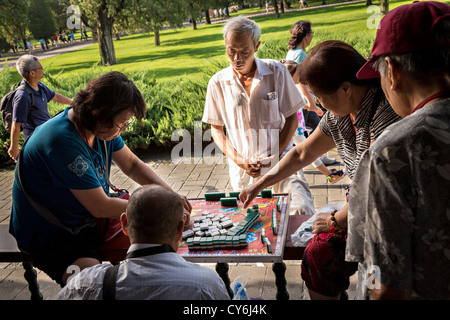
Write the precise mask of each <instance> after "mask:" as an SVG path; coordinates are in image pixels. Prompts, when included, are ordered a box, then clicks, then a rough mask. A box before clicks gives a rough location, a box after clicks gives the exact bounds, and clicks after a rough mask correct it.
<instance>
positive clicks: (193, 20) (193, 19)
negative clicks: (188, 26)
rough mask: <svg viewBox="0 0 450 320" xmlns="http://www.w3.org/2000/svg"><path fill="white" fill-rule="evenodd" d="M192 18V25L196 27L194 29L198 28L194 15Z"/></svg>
mask: <svg viewBox="0 0 450 320" xmlns="http://www.w3.org/2000/svg"><path fill="white" fill-rule="evenodd" d="M191 19H192V27H194V30H197V21H195V18H194V17H191Z"/></svg>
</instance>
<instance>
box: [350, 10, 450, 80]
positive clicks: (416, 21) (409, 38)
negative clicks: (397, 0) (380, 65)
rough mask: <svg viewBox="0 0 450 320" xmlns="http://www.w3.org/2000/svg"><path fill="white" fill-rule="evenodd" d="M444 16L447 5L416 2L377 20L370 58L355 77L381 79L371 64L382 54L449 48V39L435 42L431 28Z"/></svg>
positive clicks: (446, 14)
mask: <svg viewBox="0 0 450 320" xmlns="http://www.w3.org/2000/svg"><path fill="white" fill-rule="evenodd" d="M444 17H450V6H449V5H448V4H445V3H442V2H437V1H421V2H419V1H416V2H414V3H411V4H406V5H403V6H400V7H398V8H396V9H394V10H392V11H391V12H389V13H387V14H386V15H385V16H384V17H383V19H381V21H380V25H379V28H378V30H377V35H376V37H375V41H374V43H373V47H372V56H371V58H370V59H369V60H368V61H367V62H366V64H364V66H363V67H362V68H361V69H360V70H359V71H358V73H357V74H356V77H357V78H358V79H361V80H362V79H371V78H378V77H380V74H379V73H378V71H376V70H375V69H373V67H372V64H373V63H374V62H375V61H376V60H377V59H378V57H380V56H382V55H389V54H403V53H408V52H414V51H420V50H423V49H427V48H429V49H431V48H450V38H447V39H445V40H443V41H435V40H433V37H432V32H433V28H434V26H435V25H436V23H437V22H438V21H440V20H441V19H443V18H444Z"/></svg>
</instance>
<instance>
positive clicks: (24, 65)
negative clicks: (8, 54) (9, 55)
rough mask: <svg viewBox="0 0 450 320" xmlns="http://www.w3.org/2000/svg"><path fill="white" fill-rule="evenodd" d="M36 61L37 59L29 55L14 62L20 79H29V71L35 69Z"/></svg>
mask: <svg viewBox="0 0 450 320" xmlns="http://www.w3.org/2000/svg"><path fill="white" fill-rule="evenodd" d="M38 61H39V59H38V58H37V57H35V56H33V55H31V54H25V55H23V56H21V57H20V58H19V59H18V60H17V62H16V69H17V72H18V73H19V74H20V75H21V76H22V78H24V79H28V78H29V77H30V71H31V70H33V69H34V68H36V65H37V62H38Z"/></svg>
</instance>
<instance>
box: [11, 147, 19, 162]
mask: <svg viewBox="0 0 450 320" xmlns="http://www.w3.org/2000/svg"><path fill="white" fill-rule="evenodd" d="M19 153H20V150H19V147H18V146H17V145H11V146H10V147H9V149H8V154H9V156H10V157H11V159H13V160H14V161H16V162H17V158H18V157H19Z"/></svg>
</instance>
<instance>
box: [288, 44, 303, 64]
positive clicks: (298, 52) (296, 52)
mask: <svg viewBox="0 0 450 320" xmlns="http://www.w3.org/2000/svg"><path fill="white" fill-rule="evenodd" d="M305 58H306V52H305V51H303V50H302V49H300V48H299V47H297V48H295V49H290V50H289V51H288V53H287V54H286V60H292V61H295V62H297V63H302V61H303V60H305Z"/></svg>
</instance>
